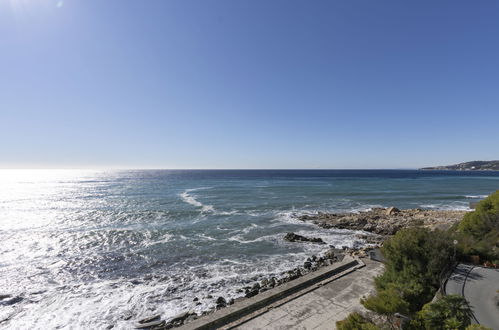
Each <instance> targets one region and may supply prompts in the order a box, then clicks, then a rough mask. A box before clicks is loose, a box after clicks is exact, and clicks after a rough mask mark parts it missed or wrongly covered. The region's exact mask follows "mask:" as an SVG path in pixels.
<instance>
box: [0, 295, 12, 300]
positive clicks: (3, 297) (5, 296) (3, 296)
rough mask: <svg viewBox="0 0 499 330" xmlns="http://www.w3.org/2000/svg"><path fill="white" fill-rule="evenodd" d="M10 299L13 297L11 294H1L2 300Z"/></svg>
mask: <svg viewBox="0 0 499 330" xmlns="http://www.w3.org/2000/svg"><path fill="white" fill-rule="evenodd" d="M10 297H12V296H11V295H10V294H0V300H4V299H7V298H10Z"/></svg>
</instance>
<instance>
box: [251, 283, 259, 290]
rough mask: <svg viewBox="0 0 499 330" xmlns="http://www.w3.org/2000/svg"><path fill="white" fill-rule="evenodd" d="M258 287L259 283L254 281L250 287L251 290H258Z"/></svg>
mask: <svg viewBox="0 0 499 330" xmlns="http://www.w3.org/2000/svg"><path fill="white" fill-rule="evenodd" d="M259 289H260V283H255V284H254V285H253V286H252V287H251V290H259Z"/></svg>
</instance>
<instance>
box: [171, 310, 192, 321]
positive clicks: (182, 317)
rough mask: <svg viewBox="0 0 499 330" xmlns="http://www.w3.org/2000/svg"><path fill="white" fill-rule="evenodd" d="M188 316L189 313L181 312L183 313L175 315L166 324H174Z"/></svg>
mask: <svg viewBox="0 0 499 330" xmlns="http://www.w3.org/2000/svg"><path fill="white" fill-rule="evenodd" d="M188 316H189V312H183V313H180V314H177V315H175V316H174V317H172V319H171V320H170V322H168V323H175V322H178V321H184V320H185V319H186V318H187V317H188Z"/></svg>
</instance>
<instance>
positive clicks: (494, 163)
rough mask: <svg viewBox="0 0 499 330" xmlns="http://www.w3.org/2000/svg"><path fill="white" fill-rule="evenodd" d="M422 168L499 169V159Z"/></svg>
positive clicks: (424, 168) (456, 169)
mask: <svg viewBox="0 0 499 330" xmlns="http://www.w3.org/2000/svg"><path fill="white" fill-rule="evenodd" d="M421 170H453V171H499V160H490V161H484V160H475V161H471V162H466V163H459V164H454V165H446V166H434V167H423V168H421Z"/></svg>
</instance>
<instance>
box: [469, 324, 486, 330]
mask: <svg viewBox="0 0 499 330" xmlns="http://www.w3.org/2000/svg"><path fill="white" fill-rule="evenodd" d="M466 330H492V329H491V328H487V327H485V326H483V325H480V324H471V325H469V326H468V327H467V328H466Z"/></svg>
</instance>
